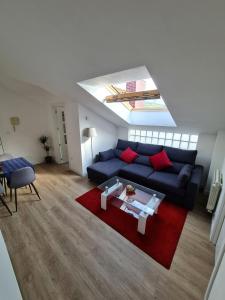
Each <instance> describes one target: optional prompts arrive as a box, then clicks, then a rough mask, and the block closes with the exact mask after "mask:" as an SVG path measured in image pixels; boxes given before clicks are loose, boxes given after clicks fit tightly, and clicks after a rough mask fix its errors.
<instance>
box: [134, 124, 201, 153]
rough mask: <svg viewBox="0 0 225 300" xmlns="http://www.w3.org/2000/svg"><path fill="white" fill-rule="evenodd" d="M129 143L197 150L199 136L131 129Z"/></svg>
mask: <svg viewBox="0 0 225 300" xmlns="http://www.w3.org/2000/svg"><path fill="white" fill-rule="evenodd" d="M129 141H135V142H141V143H147V144H156V145H163V146H171V147H175V148H180V149H186V150H195V149H196V148H197V143H198V135H197V134H187V133H175V132H165V131H151V130H139V129H137V130H136V129H130V130H129Z"/></svg>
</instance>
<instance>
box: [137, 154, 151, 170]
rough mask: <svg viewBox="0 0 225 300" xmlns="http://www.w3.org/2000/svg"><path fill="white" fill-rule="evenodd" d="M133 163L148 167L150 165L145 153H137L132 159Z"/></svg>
mask: <svg viewBox="0 0 225 300" xmlns="http://www.w3.org/2000/svg"><path fill="white" fill-rule="evenodd" d="M134 163H136V164H141V165H146V166H149V167H150V166H151V164H150V160H149V156H146V155H138V157H137V158H136V159H135V160H134Z"/></svg>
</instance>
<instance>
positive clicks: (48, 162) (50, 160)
mask: <svg viewBox="0 0 225 300" xmlns="http://www.w3.org/2000/svg"><path fill="white" fill-rule="evenodd" d="M45 162H46V164H51V163H52V162H53V159H52V156H49V155H48V156H45Z"/></svg>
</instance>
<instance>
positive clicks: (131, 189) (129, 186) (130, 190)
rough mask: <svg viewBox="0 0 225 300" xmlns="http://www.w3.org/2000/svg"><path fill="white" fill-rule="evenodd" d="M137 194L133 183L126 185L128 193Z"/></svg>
mask: <svg viewBox="0 0 225 300" xmlns="http://www.w3.org/2000/svg"><path fill="white" fill-rule="evenodd" d="M134 194H135V187H134V186H133V185H131V184H128V185H126V195H127V196H132V195H134Z"/></svg>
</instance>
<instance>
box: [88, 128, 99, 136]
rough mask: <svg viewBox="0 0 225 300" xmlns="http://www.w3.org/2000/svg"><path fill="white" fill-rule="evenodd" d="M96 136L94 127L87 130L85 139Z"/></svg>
mask: <svg viewBox="0 0 225 300" xmlns="http://www.w3.org/2000/svg"><path fill="white" fill-rule="evenodd" d="M95 136H97V132H96V129H95V128H94V127H91V128H88V129H87V137H95Z"/></svg>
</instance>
